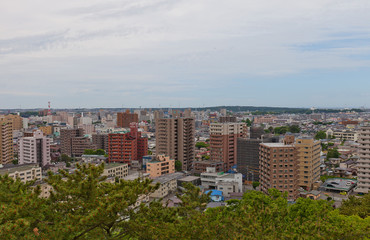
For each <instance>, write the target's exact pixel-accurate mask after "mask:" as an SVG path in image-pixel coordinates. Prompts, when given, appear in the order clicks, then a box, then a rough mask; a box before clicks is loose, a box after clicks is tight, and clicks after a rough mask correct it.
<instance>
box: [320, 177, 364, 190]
mask: <svg viewBox="0 0 370 240" xmlns="http://www.w3.org/2000/svg"><path fill="white" fill-rule="evenodd" d="M356 184H357V180H354V179H346V178H330V179H328V180H326V181H325V183H324V184H323V185H322V186H321V187H323V188H325V189H332V190H338V191H341V190H343V191H349V190H351V189H352V188H353V187H354V186H356Z"/></svg>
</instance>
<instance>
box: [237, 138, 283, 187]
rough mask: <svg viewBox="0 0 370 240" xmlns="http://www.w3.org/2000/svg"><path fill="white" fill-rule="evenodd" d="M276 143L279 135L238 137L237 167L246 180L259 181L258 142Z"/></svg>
mask: <svg viewBox="0 0 370 240" xmlns="http://www.w3.org/2000/svg"><path fill="white" fill-rule="evenodd" d="M274 142H275V143H277V142H279V137H275V136H269V135H262V137H261V138H260V139H246V138H238V140H237V169H238V172H240V173H242V174H243V175H244V176H245V178H246V180H247V181H257V182H259V169H260V168H259V166H260V164H259V148H260V143H274Z"/></svg>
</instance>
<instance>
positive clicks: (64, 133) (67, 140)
mask: <svg viewBox="0 0 370 240" xmlns="http://www.w3.org/2000/svg"><path fill="white" fill-rule="evenodd" d="M60 143H61V151H62V154H67V155H68V156H70V157H81V156H82V155H83V153H84V150H85V149H96V146H95V145H94V144H92V143H91V141H90V139H89V138H87V137H85V136H84V130H83V129H82V128H75V129H61V130H60Z"/></svg>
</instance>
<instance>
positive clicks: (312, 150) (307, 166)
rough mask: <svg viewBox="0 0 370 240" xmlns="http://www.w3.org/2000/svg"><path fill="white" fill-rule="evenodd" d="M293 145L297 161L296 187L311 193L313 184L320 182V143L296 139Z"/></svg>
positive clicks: (306, 139)
mask: <svg viewBox="0 0 370 240" xmlns="http://www.w3.org/2000/svg"><path fill="white" fill-rule="evenodd" d="M294 145H295V147H296V149H297V159H298V176H299V179H298V186H299V187H302V188H303V189H305V190H307V191H311V190H312V187H313V184H314V183H315V182H316V181H318V180H320V152H321V144H320V141H316V140H314V139H313V138H311V137H307V138H305V137H302V138H297V139H296V141H295V144H294Z"/></svg>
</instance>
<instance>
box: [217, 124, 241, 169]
mask: <svg viewBox="0 0 370 240" xmlns="http://www.w3.org/2000/svg"><path fill="white" fill-rule="evenodd" d="M243 129H244V124H243V123H212V124H211V126H210V149H211V160H212V161H215V162H223V163H224V166H223V168H224V171H228V170H230V169H231V168H232V167H233V166H235V165H236V164H237V139H238V138H240V137H243Z"/></svg>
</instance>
